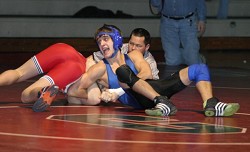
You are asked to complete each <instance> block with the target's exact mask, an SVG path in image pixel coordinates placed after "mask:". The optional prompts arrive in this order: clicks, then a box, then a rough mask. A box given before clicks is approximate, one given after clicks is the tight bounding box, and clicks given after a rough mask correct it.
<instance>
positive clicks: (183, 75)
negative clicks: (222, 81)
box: [179, 67, 213, 101]
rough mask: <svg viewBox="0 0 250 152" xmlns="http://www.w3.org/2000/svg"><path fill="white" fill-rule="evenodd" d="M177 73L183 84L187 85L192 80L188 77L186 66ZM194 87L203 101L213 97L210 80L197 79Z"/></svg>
mask: <svg viewBox="0 0 250 152" xmlns="http://www.w3.org/2000/svg"><path fill="white" fill-rule="evenodd" d="M179 74H180V79H181V81H182V83H183V84H185V85H187V86H188V85H189V84H190V83H191V82H192V81H190V80H189V78H188V67H187V68H184V69H182V70H180V72H179ZM196 88H197V90H198V91H199V93H200V95H201V98H202V100H203V101H207V100H208V99H210V98H212V97H213V93H212V84H211V82H210V81H199V82H198V83H196Z"/></svg>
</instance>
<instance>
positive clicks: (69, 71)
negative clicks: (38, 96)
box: [32, 43, 86, 90]
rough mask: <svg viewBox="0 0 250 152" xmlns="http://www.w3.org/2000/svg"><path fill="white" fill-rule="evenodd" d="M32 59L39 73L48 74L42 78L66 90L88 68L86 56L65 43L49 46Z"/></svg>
mask: <svg viewBox="0 0 250 152" xmlns="http://www.w3.org/2000/svg"><path fill="white" fill-rule="evenodd" d="M32 60H33V62H34V63H35V65H36V68H37V71H38V73H39V74H43V73H45V74H46V75H44V76H43V77H42V78H44V79H47V80H48V81H49V82H50V84H51V85H53V84H55V85H57V86H58V87H59V89H60V90H65V88H66V87H67V86H68V85H70V84H72V83H73V82H75V81H76V80H77V79H79V78H80V77H81V75H82V74H83V73H84V72H85V70H86V58H85V57H84V56H83V55H82V54H80V53H79V52H78V51H76V50H75V49H74V48H73V47H72V46H70V45H68V44H64V43H56V44H54V45H52V46H50V47H48V48H47V49H45V50H43V51H41V52H40V53H38V54H37V55H35V56H34V57H32Z"/></svg>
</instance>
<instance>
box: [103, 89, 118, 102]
mask: <svg viewBox="0 0 250 152" xmlns="http://www.w3.org/2000/svg"><path fill="white" fill-rule="evenodd" d="M118 98H119V95H118V94H117V93H115V92H112V93H111V92H109V91H108V90H104V91H103V92H102V94H101V96H100V99H101V100H102V101H104V102H115V101H116V100H117V99H118Z"/></svg>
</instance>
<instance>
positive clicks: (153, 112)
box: [145, 96, 177, 116]
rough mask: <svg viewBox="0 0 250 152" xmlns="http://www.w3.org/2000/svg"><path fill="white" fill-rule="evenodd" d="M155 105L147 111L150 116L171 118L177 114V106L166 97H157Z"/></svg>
mask: <svg viewBox="0 0 250 152" xmlns="http://www.w3.org/2000/svg"><path fill="white" fill-rule="evenodd" d="M154 103H156V106H155V107H154V108H152V109H146V110H145V113H146V114H147V115H149V116H170V115H175V113H176V112H177V108H176V107H175V105H174V104H173V103H172V102H171V101H170V100H169V99H168V98H167V97H165V96H157V97H155V99H154Z"/></svg>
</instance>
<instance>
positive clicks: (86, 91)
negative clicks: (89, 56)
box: [68, 61, 105, 102]
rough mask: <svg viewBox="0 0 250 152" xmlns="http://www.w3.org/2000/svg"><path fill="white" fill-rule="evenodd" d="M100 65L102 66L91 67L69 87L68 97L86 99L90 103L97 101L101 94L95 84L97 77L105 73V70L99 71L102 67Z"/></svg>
mask: <svg viewBox="0 0 250 152" xmlns="http://www.w3.org/2000/svg"><path fill="white" fill-rule="evenodd" d="M101 62H102V61H101ZM101 65H102V64H98V63H97V64H94V65H92V66H91V67H90V68H89V69H88V71H87V72H85V73H84V74H83V75H82V77H81V78H80V79H79V80H78V81H77V82H76V83H74V84H73V85H72V86H71V87H70V89H69V91H68V96H69V97H75V98H78V99H81V100H84V101H86V99H88V100H90V102H91V100H95V101H96V100H97V99H98V100H99V95H100V94H101V92H100V89H99V88H98V86H97V84H96V80H97V79H98V78H99V77H98V76H99V75H101V72H103V71H104V72H105V68H104V69H102V70H99V69H100V68H101V67H102V66H101ZM98 70H99V71H98ZM104 72H103V73H104ZM98 74H99V75H98ZM75 100H76V99H75ZM78 102H79V101H78Z"/></svg>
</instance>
